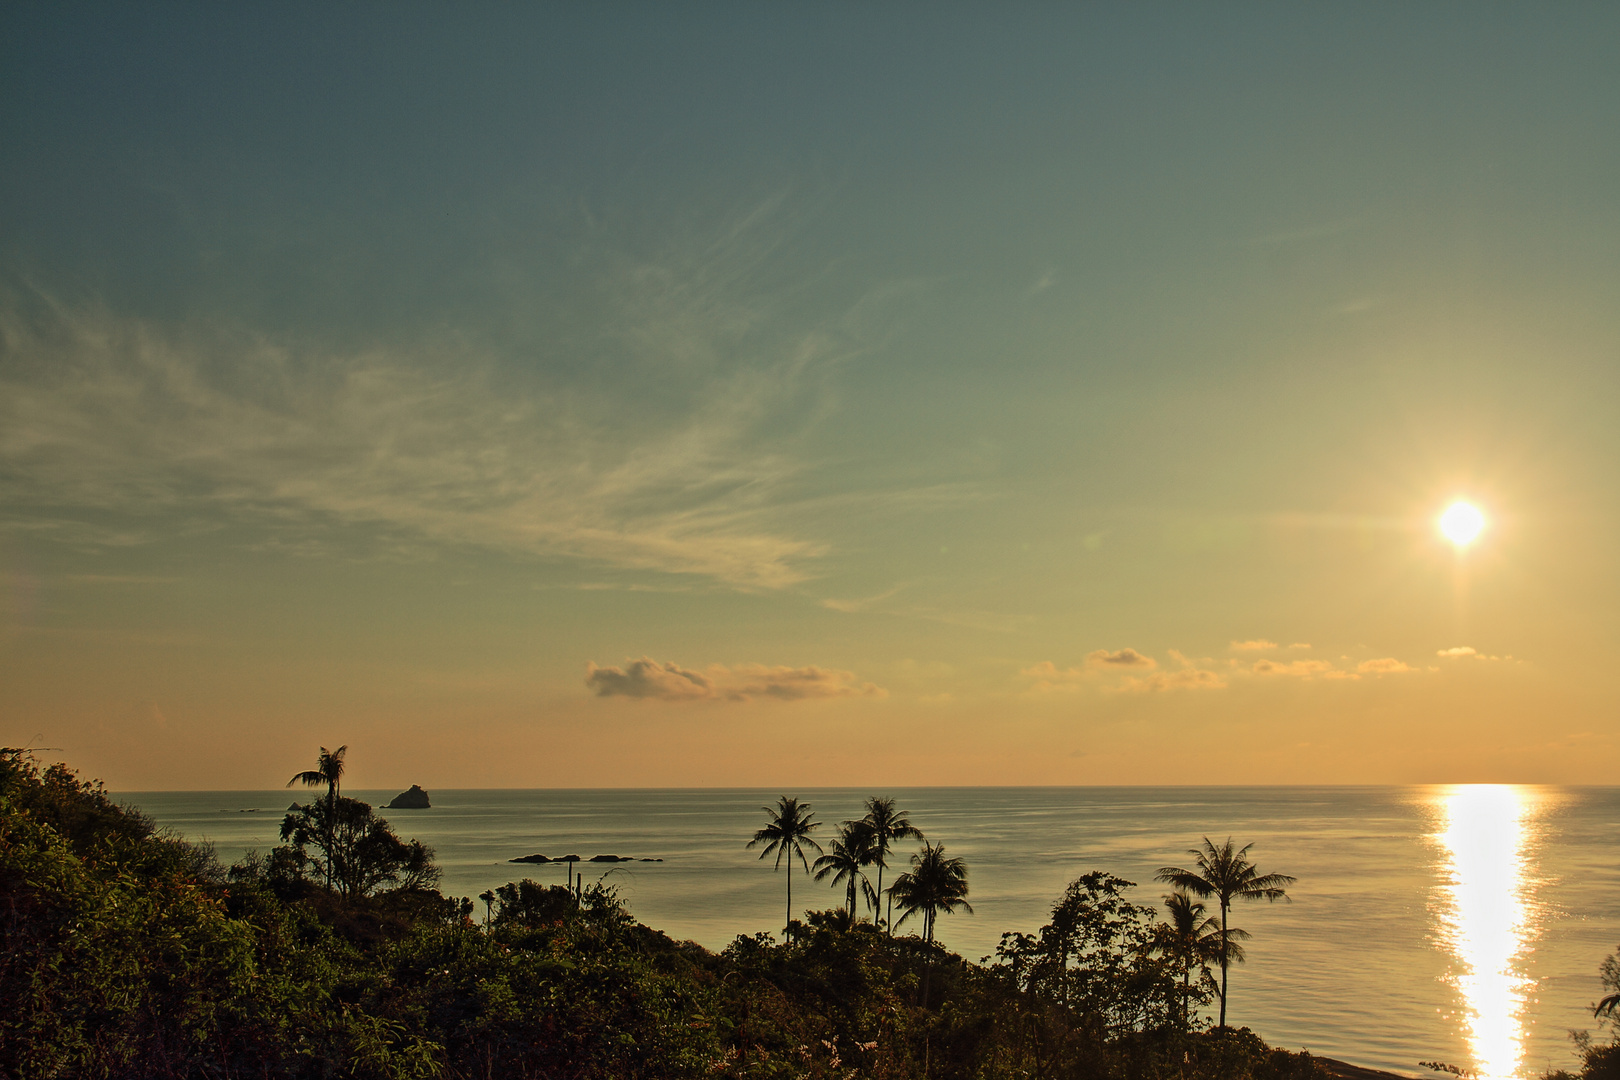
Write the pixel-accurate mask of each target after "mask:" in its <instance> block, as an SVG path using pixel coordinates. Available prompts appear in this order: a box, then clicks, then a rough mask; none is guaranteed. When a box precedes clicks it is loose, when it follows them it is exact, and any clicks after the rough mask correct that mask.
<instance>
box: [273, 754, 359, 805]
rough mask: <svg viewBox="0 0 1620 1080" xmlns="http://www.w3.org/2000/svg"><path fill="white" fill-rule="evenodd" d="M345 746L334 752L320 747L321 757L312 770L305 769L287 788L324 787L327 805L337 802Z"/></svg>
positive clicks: (290, 781) (341, 778) (288, 782)
mask: <svg viewBox="0 0 1620 1080" xmlns="http://www.w3.org/2000/svg"><path fill="white" fill-rule="evenodd" d="M348 751H349V748H348V747H347V746H340V747H338V748H337V749H336V750H328V749H327V748H326V747H324V746H323V747H321V756H320V757H319V758H317V759H316V764H315V767H314V768H313V769H306V770H305V771H304V772H301V773H299V774H298V775H297V776H295V777H293V778H292V779H291V780H289V781H287V786H288V787H292V786H293V785H294V784H303V785H304V786H305V787H320V786H321V785H323V784H324V785H326V801H327V804H328V805H331V804H333V803H336V802H337V796H338V790H339V788H340V787H341V786H342V784H341V781H342V780H343V755H344V754H346V753H348Z"/></svg>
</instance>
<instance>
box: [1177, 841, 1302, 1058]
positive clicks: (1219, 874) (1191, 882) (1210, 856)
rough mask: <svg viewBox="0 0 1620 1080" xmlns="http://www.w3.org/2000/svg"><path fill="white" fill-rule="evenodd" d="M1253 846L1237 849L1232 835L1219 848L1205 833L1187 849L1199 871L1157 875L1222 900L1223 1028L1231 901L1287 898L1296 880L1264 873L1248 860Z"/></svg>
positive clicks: (1197, 893) (1230, 954) (1230, 956)
mask: <svg viewBox="0 0 1620 1080" xmlns="http://www.w3.org/2000/svg"><path fill="white" fill-rule="evenodd" d="M1252 847H1254V845H1253V844H1245V845H1243V846H1242V847H1241V848H1235V847H1233V845H1232V838H1231V837H1230V836H1229V837H1227V838H1226V843H1224V844H1221V845H1220V846H1219V847H1217V846H1216V845H1215V844H1214V843H1213V842H1212V841H1211V840H1210V838H1209V837H1207V836H1206V837H1204V846H1203V847H1201V848H1191V849H1189V850H1188V852H1187V854H1189V855H1191V856H1193V858H1194V859H1196V860H1197V861H1196V862H1195V864H1194V865H1195V866H1196V867H1197V869H1196V870H1184V869H1182V868H1181V867H1179V866H1164V867H1160V868H1159V872H1158V874H1157V875H1156V876H1157V878H1158V880H1160V881H1162V882H1165V883H1166V884H1168V885H1171V886H1173V887H1175V888H1177V889H1183V890H1185V891H1186V892H1189V893H1192V894H1193V895H1195V896H1205V897H1208V896H1213V897H1215V898H1216V899H1217V900H1218V901H1220V905H1221V956H1220V960H1221V1020H1220V1026H1221V1027H1222V1028H1225V1027H1226V969H1227V967H1228V966H1229V965H1230V963H1231V961H1232V959H1233V940H1234V938H1235V936H1236V935H1234V934H1233V933H1232V932H1231V931H1229V930H1228V929H1227V925H1226V915H1227V912H1228V911H1229V910H1230V909H1231V907H1232V901H1234V900H1269V901H1272V902H1275V901H1278V900H1287V899H1288V893H1287V891H1286V890H1285V889H1284V888H1283V886H1284V885H1292V884H1293V883H1294V881H1295V879H1294V878H1291V877H1289V876H1288V875H1287V874H1262V873H1261V872H1260V871H1259V869H1258V868H1256V867H1255V865H1254V864H1253V863H1252V862H1250V861H1249V857H1248V855H1249V849H1250V848H1252ZM1245 936H1247V935H1245Z"/></svg>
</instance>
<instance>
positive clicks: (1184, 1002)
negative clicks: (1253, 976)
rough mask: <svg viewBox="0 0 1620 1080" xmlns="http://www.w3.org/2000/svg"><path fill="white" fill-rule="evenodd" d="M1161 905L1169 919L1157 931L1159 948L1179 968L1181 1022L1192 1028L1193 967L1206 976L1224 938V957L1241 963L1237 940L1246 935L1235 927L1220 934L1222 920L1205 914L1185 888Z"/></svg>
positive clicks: (1169, 896) (1220, 949)
mask: <svg viewBox="0 0 1620 1080" xmlns="http://www.w3.org/2000/svg"><path fill="white" fill-rule="evenodd" d="M1164 906H1165V909H1166V910H1168V911H1169V912H1170V921H1169V922H1168V923H1166V924H1164V925H1163V927H1162V929H1161V931H1160V941H1159V945H1158V948H1159V951H1160V952H1161V953H1163V954H1164V955H1165V956H1168V957H1170V958H1171V959H1172V960H1174V961H1175V963H1176V967H1177V968H1179V969H1180V971H1181V1024H1182V1027H1184V1028H1191V1027H1192V1000H1193V996H1194V994H1193V988H1192V973H1193V970H1194V969H1195V968H1196V969H1198V970H1199V971H1200V972H1201V976H1200V978H1201V979H1207V978H1208V976H1209V967H1208V966H1207V965H1208V964H1210V963H1211V962H1215V963H1219V962H1220V958H1221V955H1222V943H1223V942H1225V943H1226V951H1225V954H1226V956H1227V958H1228V959H1229V960H1231V961H1232V962H1233V963H1238V964H1241V963H1242V962H1243V961H1244V954H1243V946H1241V945H1238V944H1237V943H1236V942H1237V940H1239V939H1242V938H1247V937H1248V936H1249V935H1248V932H1247V931H1244V930H1239V929H1237V928H1236V927H1232V928H1231V929H1229V930H1227V931H1226V932H1225V934H1224V935H1223V934H1222V931H1221V921H1220V920H1219V919H1217V918H1215V916H1213V915H1209V916H1206V915H1205V914H1204V910H1205V909H1204V905H1203V904H1200V903H1199V902H1198V901H1196V900H1194V899H1193V898H1192V897H1190V896H1188V895H1187V894H1186V893H1184V892H1180V891H1177V892H1173V893H1170V894H1169V895H1168V896H1166V897H1165V898H1164Z"/></svg>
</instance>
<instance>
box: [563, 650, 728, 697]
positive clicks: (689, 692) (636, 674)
mask: <svg viewBox="0 0 1620 1080" xmlns="http://www.w3.org/2000/svg"><path fill="white" fill-rule="evenodd" d="M585 685H586V686H588V687H590V688H591V689H592V690H595V691H596V696H597V697H632V698H658V699H660V700H662V701H691V700H696V699H700V698H712V697H714V696H715V693H714V685H713V684H712V683H710V682H709V680H708V679H706V678H705V677H703V676H702V675H699V674H698V673H697V672H695V671H688V670H687V669H686V668H683V667H681V666H680V665H679V664H675V663H664V664H660V663H659V662H658V661H656V660H652V659H649V658H647V657H642V658H641V659H640V660H631V661H629V662H628V663H626V664H625V665H624V667H622V668H616V667H597V666H596V665H595V664H594V663H589V664H586V665H585Z"/></svg>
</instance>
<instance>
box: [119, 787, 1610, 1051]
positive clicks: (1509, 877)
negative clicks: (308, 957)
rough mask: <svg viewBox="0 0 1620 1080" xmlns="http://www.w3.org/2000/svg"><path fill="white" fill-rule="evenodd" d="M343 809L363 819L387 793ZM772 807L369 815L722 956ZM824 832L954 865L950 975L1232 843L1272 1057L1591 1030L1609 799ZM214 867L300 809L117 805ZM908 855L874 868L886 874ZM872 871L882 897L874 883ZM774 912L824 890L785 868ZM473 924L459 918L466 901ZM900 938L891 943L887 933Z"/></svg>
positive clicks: (603, 805)
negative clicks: (1078, 897)
mask: <svg viewBox="0 0 1620 1080" xmlns="http://www.w3.org/2000/svg"><path fill="white" fill-rule="evenodd" d="M344 794H346V795H349V796H351V797H354V798H360V799H365V800H366V801H368V802H370V803H372V804H373V805H375V806H378V807H381V806H382V805H383V804H384V803H386V802H387V801H388V800H389V799H390V798H392V796H393V795H394V794H396V792H394V791H387V792H382V791H350V790H346V791H345V792H344ZM780 794H783V792H778V791H776V790H774V789H772V790H763V789H762V790H712V789H705V790H532V791H531V790H476V791H431V792H430V795H431V796H432V799H433V807H432V809H430V810H391V811H385V812H384V816H386V817H387V818H388V819H389V821H390V822H391V824H392V825H393V826H394V828H395V830H396V831H397V832H398V833H399V834H400V835H401V836H404V837H407V838H410V837H415V838H418V839H421V840H422V841H424V842H425V843H427V844H430V845H431V846H432V847H433V848H434V849H435V850H436V852H437V857H438V861H439V863H440V865H441V866H442V867H443V870H444V878H443V881H442V883H441V888H442V890H443V891H444V892H445V893H447V894H451V895H458V896H471V897H476V896H477V895H478V894H479V893H481V892H483V891H484V890H486V889H489V888H491V887H493V886H497V885H501V884H504V883H505V882H507V881H512V880H517V879H520V878H523V877H532V878H534V879H535V880H537V881H540V882H542V883H555V884H561V883H562V882H563V880H564V873H565V871H564V869H563V867H561V866H557V865H522V864H513V863H510V862H509V861H508V860H510V859H512V858H515V857H517V856H521V855H528V854H531V853H543V854H546V855H551V856H559V855H565V854H578V855H580V856H583V857H584V858H586V859H589V858H590V857H591V856H593V855H597V854H612V855H623V856H630V857H632V858H635V859H637V860H641V859H662V860H663V861H662V862H641V861H636V862H629V863H621V864H615V865H603V864H590V863H581V864H580V866H581V868H582V869H583V870H584V872H585V873H586V875H587V880H595V879H597V878H602V879H603V880H605V881H607V882H609V883H611V884H613V885H614V886H616V887H617V889H618V892H619V895H620V897H621V898H623V899H624V900H625V901H626V902H627V903H628V905H629V907H630V910H631V911H632V912H633V913H634V914H635V916H636V917H637V918H638V919H640V920H641V921H642V922H644V923H647V924H648V925H650V926H654V927H657V928H659V929H661V930H663V931H665V932H666V933H668V934H669V935H670V936H672V937H674V938H677V939H691V940H694V941H697V942H699V943H701V944H703V945H705V946H707V947H708V948H711V949H720V948H723V947H724V946H725V945H726V943H727V942H729V941H730V940H731V939H732V938H733V937H734V936H736V935H738V934H753V933H757V932H760V931H771V932H774V933H776V934H778V935H780V932H781V927H782V918H783V915H784V874H783V873H782V872H773V869H772V864H771V861H769V860H767V861H765V862H761V861H760V860H759V859H758V858H757V854H758V853H757V851H748V850H746V849H745V847H744V845H745V843H746V842H747V841H748V839H749V837H750V836H751V835H752V834H753V832H754V830H755V829H757V828H759V827H760V826H761V825H762V824H763V822H764V813H763V812H762V810H761V807H762V806H764V805H766V804H769V803H774V802H775V801H776V798H777V796H778V795H780ZM786 794H791V795H795V796H798V797H799V798H801V799H803V800H805V801H808V802H809V803H811V804H812V806H813V807H814V810H815V814H816V817H817V819H818V820H820V821H822V822H824V823H825V824H824V825H823V827H822V829H821V830H820V831H819V833H818V834H817V836H818V839H820V840H821V841H822V842H823V843H826V841H827V840H829V839H830V838H831V836H830V834H831V833H832V832H833V827H834V825H835V824H836V823H837V822H838V821H840V820H843V819H845V818H850V817H857V816H859V814H860V812H861V803H862V801H863V800H864V799H865V798H866V797H867V796H869V795H872V794H881V795H886V796H893V797H895V798H896V800H897V801H898V803H899V805H900V806H901V807H902V808H903V809H905V810H907V811H909V812H910V815H911V819H912V821H913V823H914V824H916V825H917V826H918V827H919V828H921V829H922V830H923V831H924V832H925V833H926V834H927V837H928V839H929V840H931V841H937V842H943V843H944V844H945V847H946V853H947V854H948V855H951V856H961V857H962V858H963V859H965V860H966V862H967V865H968V870H969V883H970V887H971V892H970V894H969V899H970V901H971V903H972V904H973V908H974V913H973V914H971V915H970V914H966V913H960V914H955V915H950V916H945V917H942V918H941V919H940V925H939V930H938V935H939V937H940V938H941V940H942V941H943V943H944V944H945V945H946V946H947V947H949V948H951V949H953V950H955V951H957V952H959V953H961V954H962V955H963V956H965V957H968V958H969V959H972V960H977V959H979V958H981V957H985V956H988V955H990V954H991V953H992V952H993V951H994V949H995V946H996V943H997V942H998V941H999V940H1000V937H1001V934H1002V933H1003V932H1004V931H1011V930H1020V931H1033V930H1035V929H1037V928H1038V927H1039V926H1040V925H1041V924H1042V923H1044V922H1046V921H1047V915H1048V913H1049V911H1050V908H1051V905H1052V904H1053V902H1054V901H1055V900H1056V899H1057V897H1058V895H1059V894H1060V893H1061V892H1062V890H1063V888H1064V886H1065V884H1067V883H1068V882H1069V881H1071V880H1073V879H1074V878H1076V877H1078V876H1079V875H1081V874H1082V873H1085V872H1087V871H1090V870H1105V871H1108V872H1109V873H1112V874H1116V875H1118V876H1120V877H1124V878H1127V879H1129V880H1131V881H1134V882H1137V883H1138V887H1137V888H1136V889H1135V890H1134V891H1133V899H1135V900H1136V901H1137V902H1139V903H1157V902H1158V901H1159V898H1160V897H1161V895H1162V894H1163V893H1164V892H1165V891H1166V889H1165V887H1164V886H1162V885H1160V884H1158V883H1156V882H1155V881H1154V880H1153V875H1154V872H1155V871H1156V870H1157V869H1158V868H1159V867H1161V866H1164V865H1179V866H1189V865H1191V860H1192V856H1191V855H1189V854H1188V849H1189V848H1192V847H1194V846H1195V845H1197V844H1198V843H1199V842H1200V840H1201V839H1202V838H1203V837H1205V836H1208V837H1209V838H1211V839H1212V840H1215V841H1216V842H1221V841H1224V840H1225V839H1226V838H1227V837H1228V836H1230V837H1232V838H1234V839H1235V840H1236V841H1237V842H1238V843H1239V844H1249V843H1252V844H1253V847H1252V849H1251V850H1250V853H1249V854H1250V858H1251V859H1252V860H1253V861H1254V863H1255V864H1256V865H1257V866H1258V867H1259V869H1260V870H1261V871H1262V872H1267V873H1270V872H1276V873H1284V874H1291V875H1293V876H1294V877H1296V878H1297V879H1298V881H1297V882H1296V883H1295V884H1294V885H1292V886H1291V887H1290V888H1289V890H1288V892H1289V896H1290V898H1291V900H1290V902H1288V903H1275V904H1270V903H1264V902H1260V903H1250V904H1241V905H1240V906H1238V907H1237V908H1235V909H1234V913H1233V918H1232V922H1233V924H1234V925H1236V926H1240V927H1243V928H1244V929H1246V930H1248V931H1249V932H1250V933H1251V934H1252V935H1253V937H1252V939H1251V940H1250V941H1249V942H1247V943H1246V945H1245V947H1246V949H1247V950H1248V962H1247V963H1246V964H1245V965H1243V966H1241V967H1235V968H1234V969H1233V971H1232V975H1231V994H1230V1004H1229V1015H1228V1020H1229V1022H1230V1023H1232V1024H1233V1025H1235V1026H1236V1025H1243V1026H1248V1027H1251V1028H1253V1029H1254V1030H1255V1031H1256V1032H1258V1033H1259V1034H1261V1035H1262V1036H1263V1037H1264V1038H1266V1039H1267V1041H1269V1042H1271V1043H1273V1044H1274V1045H1280V1046H1285V1047H1289V1048H1292V1049H1300V1048H1305V1049H1309V1050H1310V1051H1311V1052H1312V1053H1315V1054H1321V1055H1325V1056H1329V1057H1336V1058H1342V1059H1345V1060H1348V1061H1352V1062H1355V1063H1357V1064H1360V1065H1365V1066H1369V1067H1373V1068H1380V1069H1388V1070H1391V1071H1395V1072H1401V1073H1407V1074H1411V1075H1422V1074H1424V1070H1422V1069H1421V1068H1419V1066H1418V1063H1419V1062H1420V1061H1436V1060H1438V1061H1444V1062H1449V1063H1452V1064H1456V1065H1459V1066H1462V1067H1463V1068H1466V1069H1470V1070H1473V1071H1474V1072H1476V1073H1477V1075H1478V1076H1479V1077H1480V1080H1505V1078H1507V1077H1514V1076H1517V1077H1535V1076H1539V1075H1540V1074H1541V1073H1543V1072H1545V1071H1547V1070H1549V1069H1553V1068H1560V1067H1569V1066H1572V1065H1573V1064H1574V1055H1573V1053H1572V1050H1571V1044H1570V1040H1569V1031H1570V1029H1572V1028H1593V1027H1594V1023H1593V1021H1592V1018H1591V1012H1590V1005H1591V1003H1592V1002H1593V1001H1595V1000H1596V999H1597V998H1598V997H1599V996H1601V994H1602V990H1601V987H1600V983H1599V980H1598V975H1597V968H1598V964H1599V962H1600V961H1601V960H1602V959H1603V957H1604V956H1605V955H1607V954H1608V953H1610V952H1611V951H1613V950H1614V949H1615V948H1616V947H1617V946H1620V788H1613V787H1604V788H1565V787H1535V786H1517V785H1466V786H1456V787H1447V786H1437V787H1265V788H1234V787H1204V788H1198V787H1174V788H1144V787H1118V788H1105V787H1076V788H1049V787H1041V788H902V789H890V790H883V791H869V790H866V789H841V788H840V789H820V790H803V789H801V790H797V791H791V792H786ZM115 797H116V798H118V799H119V800H120V801H122V802H124V803H126V804H129V805H133V806H136V807H139V808H140V809H141V810H143V811H145V812H146V813H147V814H149V815H151V816H152V817H153V818H154V819H155V820H156V821H157V822H159V823H160V824H162V825H164V826H167V827H169V828H170V829H172V830H174V831H175V832H177V833H178V834H180V835H182V836H184V837H186V838H187V839H190V840H194V841H207V842H210V843H212V844H213V845H214V847H215V849H216V852H217V854H218V855H219V857H220V859H221V860H223V861H225V862H230V861H233V860H235V859H237V858H239V857H241V855H242V854H244V853H245V852H247V851H249V850H252V849H255V848H257V849H260V850H268V849H269V848H270V847H272V846H274V845H275V844H276V843H277V831H278V829H279V827H280V822H281V818H282V814H283V812H284V811H285V810H286V808H287V806H288V804H289V802H291V801H293V799H295V798H296V799H305V798H308V795H307V794H306V793H305V792H303V791H297V792H289V791H285V790H282V791H263V792H261V791H226V792H127V793H119V794H117V795H116V796H115ZM914 847H915V845H908V846H906V847H904V848H903V849H902V853H901V854H899V855H898V856H897V857H891V862H892V865H895V866H897V867H898V869H903V868H904V865H905V862H906V858H907V854H906V852H909V851H910V850H912V849H913V848H914ZM895 872H898V870H897V869H896V870H891V871H890V874H889V878H888V880H892V876H893V873H895ZM793 898H794V907H795V909H796V911H803V910H805V909H806V908H831V907H837V906H840V905H841V904H842V902H843V890H842V889H837V890H834V889H831V888H829V887H827V886H824V885H820V884H815V883H812V882H810V881H808V880H806V878H805V877H804V876H803V874H802V872H800V871H796V872H795V874H794V882H793ZM479 909H480V911H481V910H482V905H481V904H480V905H479ZM901 929H902V931H903V930H905V929H906V927H904V926H903V927H901Z"/></svg>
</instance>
